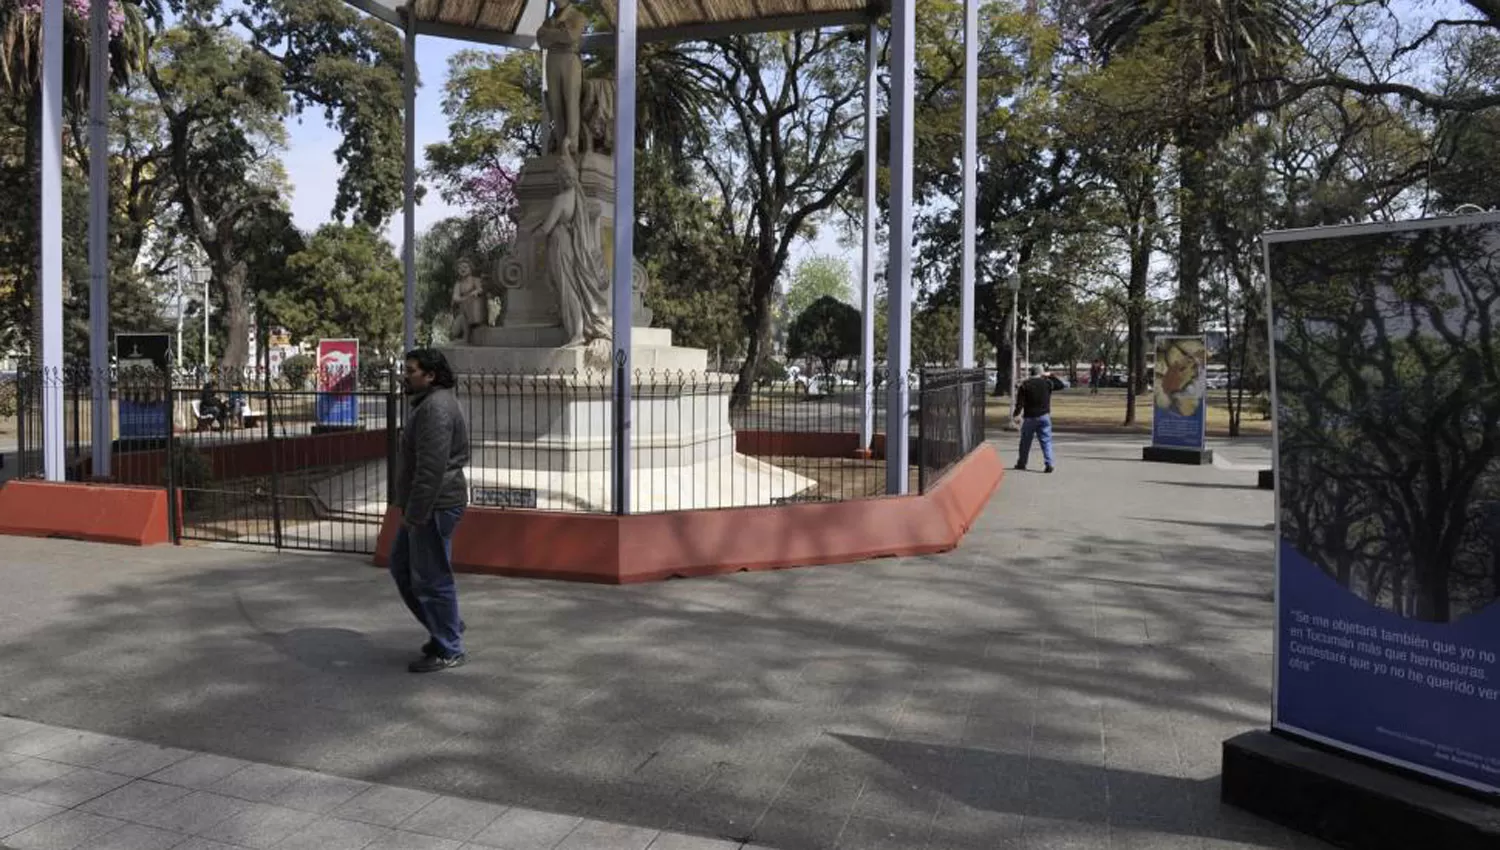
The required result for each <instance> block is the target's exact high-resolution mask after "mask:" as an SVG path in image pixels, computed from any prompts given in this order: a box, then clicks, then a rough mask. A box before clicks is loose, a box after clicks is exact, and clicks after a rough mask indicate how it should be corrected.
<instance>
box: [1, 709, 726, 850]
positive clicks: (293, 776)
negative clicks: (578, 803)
mask: <svg viewBox="0 0 1500 850" xmlns="http://www.w3.org/2000/svg"><path fill="white" fill-rule="evenodd" d="M0 842H3V843H0V846H3V847H7V848H14V850H171V848H181V850H218V848H225V849H226V850H227V848H235V847H251V848H278V850H360V848H366V850H375V848H385V850H542V849H543V848H547V850H550V848H558V850H589V848H610V849H611V850H613V848H620V850H732V848H735V847H738V846H739V845H738V843H732V842H726V841H716V840H713V839H709V838H703V837H700V836H692V835H683V834H679V833H667V832H661V831H658V830H653V829H645V828H642V827H637V826H631V825H628V824H618V823H610V822H606V821H598V820H589V819H584V818H580V817H577V816H572V815H562V814H554V813H551V812H543V811H537V810H534V809H527V808H522V807H508V806H504V805H498V804H495V803H489V802H485V801H481V800H468V799H463V798H459V797H450V796H445V795H439V794H433V793H429V792H425V791H416V790H411V789H407V788H399V787H395V786H391V785H380V784H375V783H370V782H363V781H359V780H352V779H343V778H340V777H336V776H329V775H328V774H323V773H315V772H312V771H306V770H297V769H293V768H287V767H278V766H274V765H268V764H256V763H252V762H247V761H243V760H241V759H236V758H229V757H225V756H218V755H211V754H208V753H195V752H192V751H189V750H182V749H177V748H175V747H163V746H159V745H156V744H150V743H146V742H143V741H135V740H131V739H128V738H118V737H114V736H110V735H100V734H97V733H94V732H83V731H79V730H75V729H66V728H63V727H59V726H50V725H47V724H42V723H34V722H31V721H27V720H18V719H16V718H11V717H0Z"/></svg>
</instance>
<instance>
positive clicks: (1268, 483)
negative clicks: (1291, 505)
mask: <svg viewBox="0 0 1500 850" xmlns="http://www.w3.org/2000/svg"><path fill="white" fill-rule="evenodd" d="M1255 486H1257V487H1259V488H1260V489H1262V490H1275V489H1276V470H1274V469H1262V470H1261V471H1260V475H1259V477H1258V478H1257V479H1256V482H1255Z"/></svg>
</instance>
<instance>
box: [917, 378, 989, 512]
mask: <svg viewBox="0 0 1500 850" xmlns="http://www.w3.org/2000/svg"><path fill="white" fill-rule="evenodd" d="M987 383H988V378H987V376H986V374H985V370H983V369H931V370H926V371H924V372H923V373H922V379H921V389H920V391H919V392H918V394H917V398H918V403H917V409H918V412H917V417H916V422H915V423H914V427H913V431H914V432H915V433H916V434H917V435H918V437H917V441H916V442H917V450H916V452H915V453H914V454H913V457H914V459H915V463H916V465H917V476H918V485H917V489H918V490H919V491H920V492H926V490H927V488H928V487H929V486H931V485H932V484H934V483H936V482H937V481H938V480H939V479H941V478H942V476H943V473H945V472H947V471H948V470H949V469H951V468H952V467H953V465H954V464H956V463H958V462H959V461H960V460H963V459H964V457H966V456H967V455H968V454H969V452H971V451H973V450H974V449H975V448H976V447H978V446H979V444H980V443H983V442H984V437H985V434H984V413H985V401H986V393H985V390H986V388H987Z"/></svg>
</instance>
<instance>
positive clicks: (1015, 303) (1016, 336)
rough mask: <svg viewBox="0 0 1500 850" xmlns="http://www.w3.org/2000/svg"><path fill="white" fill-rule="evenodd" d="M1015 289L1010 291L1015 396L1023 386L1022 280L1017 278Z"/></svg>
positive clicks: (1011, 362) (1011, 375) (1011, 385)
mask: <svg viewBox="0 0 1500 850" xmlns="http://www.w3.org/2000/svg"><path fill="white" fill-rule="evenodd" d="M1015 284H1016V286H1015V288H1014V289H1012V290H1011V291H1010V392H1011V395H1015V392H1016V387H1018V386H1020V384H1021V360H1020V352H1021V349H1020V344H1021V339H1020V334H1021V280H1020V277H1019V276H1017V278H1016V281H1015Z"/></svg>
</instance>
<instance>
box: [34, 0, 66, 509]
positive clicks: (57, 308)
mask: <svg viewBox="0 0 1500 850" xmlns="http://www.w3.org/2000/svg"><path fill="white" fill-rule="evenodd" d="M62 44H63V4H62V0H43V3H42V187H41V188H42V197H41V207H42V244H41V254H42V257H41V259H42V263H41V266H42V279H41V281H40V283H41V286H42V338H41V339H40V340H38V343H39V344H40V346H41V351H42V372H43V381H42V471H43V474H44V475H45V476H46V479H47V480H48V481H62V480H64V479H65V478H66V477H67V476H66V470H65V464H64V458H63V443H64V439H65V437H64V433H63V386H62V374H63V340H62V329H63V324H62V314H63V311H62V294H63V293H62V274H63V267H62V259H63V250H62V249H63V234H62V225H63V219H62V164H63V161H62V122H63V99H62V75H63V48H62Z"/></svg>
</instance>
